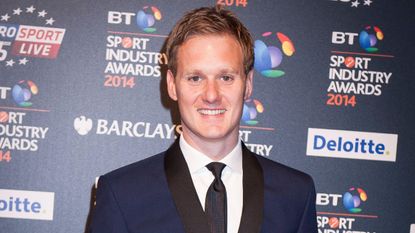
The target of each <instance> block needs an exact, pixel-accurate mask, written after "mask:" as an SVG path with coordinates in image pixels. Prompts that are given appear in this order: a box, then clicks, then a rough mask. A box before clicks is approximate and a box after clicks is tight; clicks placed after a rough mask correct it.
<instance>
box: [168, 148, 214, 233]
mask: <svg viewBox="0 0 415 233" xmlns="http://www.w3.org/2000/svg"><path fill="white" fill-rule="evenodd" d="M164 169H165V172H166V177H167V183H168V186H169V189H170V192H171V193H172V195H173V199H174V203H175V205H176V208H177V211H178V212H179V216H180V218H181V220H182V223H183V226H184V229H185V232H186V233H209V227H208V222H207V220H206V217H205V212H204V211H203V208H202V206H201V204H200V201H199V197H198V196H197V193H196V190H195V188H194V186H193V181H192V177H191V176H190V172H189V169H188V167H187V164H186V160H185V159H184V157H183V154H182V151H181V150H180V146H179V140H176V141H175V143H174V144H173V145H172V146H171V147H170V148H169V149H168V150H167V151H166V156H165V158H164Z"/></svg>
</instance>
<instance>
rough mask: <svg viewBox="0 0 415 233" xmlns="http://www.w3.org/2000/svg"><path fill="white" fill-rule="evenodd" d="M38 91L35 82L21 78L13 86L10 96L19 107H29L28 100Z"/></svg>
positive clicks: (30, 104)
mask: <svg viewBox="0 0 415 233" xmlns="http://www.w3.org/2000/svg"><path fill="white" fill-rule="evenodd" d="M38 92H39V89H38V88H37V86H36V84H35V83H34V82H33V81H30V80H27V81H26V80H21V81H19V82H18V84H16V85H14V86H13V90H12V96H13V99H14V101H15V102H16V103H17V104H18V105H19V106H21V107H30V106H32V103H31V102H29V100H30V98H32V95H36V94H37V93H38Z"/></svg>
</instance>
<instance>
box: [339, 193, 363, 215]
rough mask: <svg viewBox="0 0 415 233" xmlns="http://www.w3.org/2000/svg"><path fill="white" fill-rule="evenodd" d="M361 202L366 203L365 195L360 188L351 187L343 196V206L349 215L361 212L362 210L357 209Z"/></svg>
mask: <svg viewBox="0 0 415 233" xmlns="http://www.w3.org/2000/svg"><path fill="white" fill-rule="evenodd" d="M362 201H363V202H365V201H367V194H366V192H365V190H363V189H361V188H354V187H352V188H350V189H349V192H346V193H345V194H343V206H344V208H346V209H347V210H348V211H349V212H351V213H359V212H362V209H361V208H358V207H359V206H360V204H361V202H362Z"/></svg>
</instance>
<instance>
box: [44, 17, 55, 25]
mask: <svg viewBox="0 0 415 233" xmlns="http://www.w3.org/2000/svg"><path fill="white" fill-rule="evenodd" d="M54 22H55V20H54V19H53V18H49V19H47V20H46V25H48V24H49V25H53V23H54Z"/></svg>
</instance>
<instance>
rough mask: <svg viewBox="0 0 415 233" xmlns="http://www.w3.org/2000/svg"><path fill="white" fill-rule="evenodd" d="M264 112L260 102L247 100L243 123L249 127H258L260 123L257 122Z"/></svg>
mask: <svg viewBox="0 0 415 233" xmlns="http://www.w3.org/2000/svg"><path fill="white" fill-rule="evenodd" d="M263 112H264V106H263V105H262V103H261V102H259V100H256V99H247V100H246V101H245V103H244V107H243V113H242V118H241V119H242V121H243V122H245V123H246V124H248V125H256V124H258V121H257V120H255V119H256V117H257V116H258V113H263Z"/></svg>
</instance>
